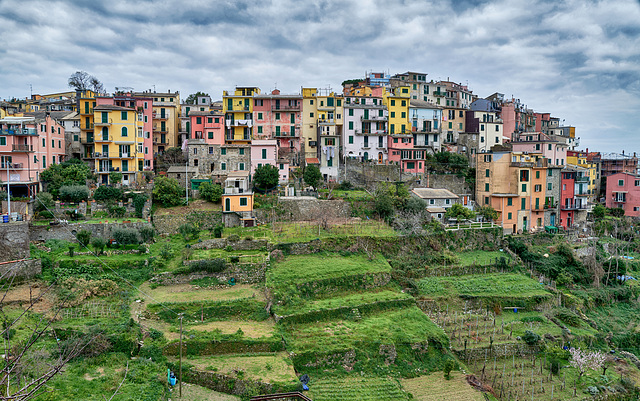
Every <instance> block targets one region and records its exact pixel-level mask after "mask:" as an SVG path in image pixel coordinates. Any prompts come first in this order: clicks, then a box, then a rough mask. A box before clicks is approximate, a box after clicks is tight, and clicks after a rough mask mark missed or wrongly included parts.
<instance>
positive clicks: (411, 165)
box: [407, 162, 448, 200]
mask: <svg viewBox="0 0 640 401" xmlns="http://www.w3.org/2000/svg"><path fill="white" fill-rule="evenodd" d="M414 168H416V163H415V162H407V169H409V170H413V169H414ZM447 200H448V199H447Z"/></svg>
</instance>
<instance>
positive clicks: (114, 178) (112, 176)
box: [109, 171, 122, 184]
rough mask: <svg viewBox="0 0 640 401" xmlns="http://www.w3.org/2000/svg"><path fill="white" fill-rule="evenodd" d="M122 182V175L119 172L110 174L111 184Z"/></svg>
mask: <svg viewBox="0 0 640 401" xmlns="http://www.w3.org/2000/svg"><path fill="white" fill-rule="evenodd" d="M120 181H122V173H119V172H117V171H112V172H110V173H109V182H110V183H112V184H120Z"/></svg>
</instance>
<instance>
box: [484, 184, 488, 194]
mask: <svg viewBox="0 0 640 401" xmlns="http://www.w3.org/2000/svg"><path fill="white" fill-rule="evenodd" d="M484 190H485V192H489V183H488V182H485V184H484Z"/></svg>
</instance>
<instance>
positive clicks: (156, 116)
mask: <svg viewBox="0 0 640 401" xmlns="http://www.w3.org/2000/svg"><path fill="white" fill-rule="evenodd" d="M151 116H152V118H153V119H155V120H166V119H167V118H169V113H164V114H162V113H152V114H151Z"/></svg>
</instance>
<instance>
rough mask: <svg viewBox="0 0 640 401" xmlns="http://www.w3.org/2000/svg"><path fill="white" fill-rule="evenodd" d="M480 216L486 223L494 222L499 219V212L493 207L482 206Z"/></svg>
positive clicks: (479, 210)
mask: <svg viewBox="0 0 640 401" xmlns="http://www.w3.org/2000/svg"><path fill="white" fill-rule="evenodd" d="M478 214H479V215H480V216H482V218H483V219H484V220H485V221H494V220H497V219H498V212H497V211H496V209H494V208H492V207H491V206H489V205H487V206H480V208H479V209H478Z"/></svg>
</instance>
